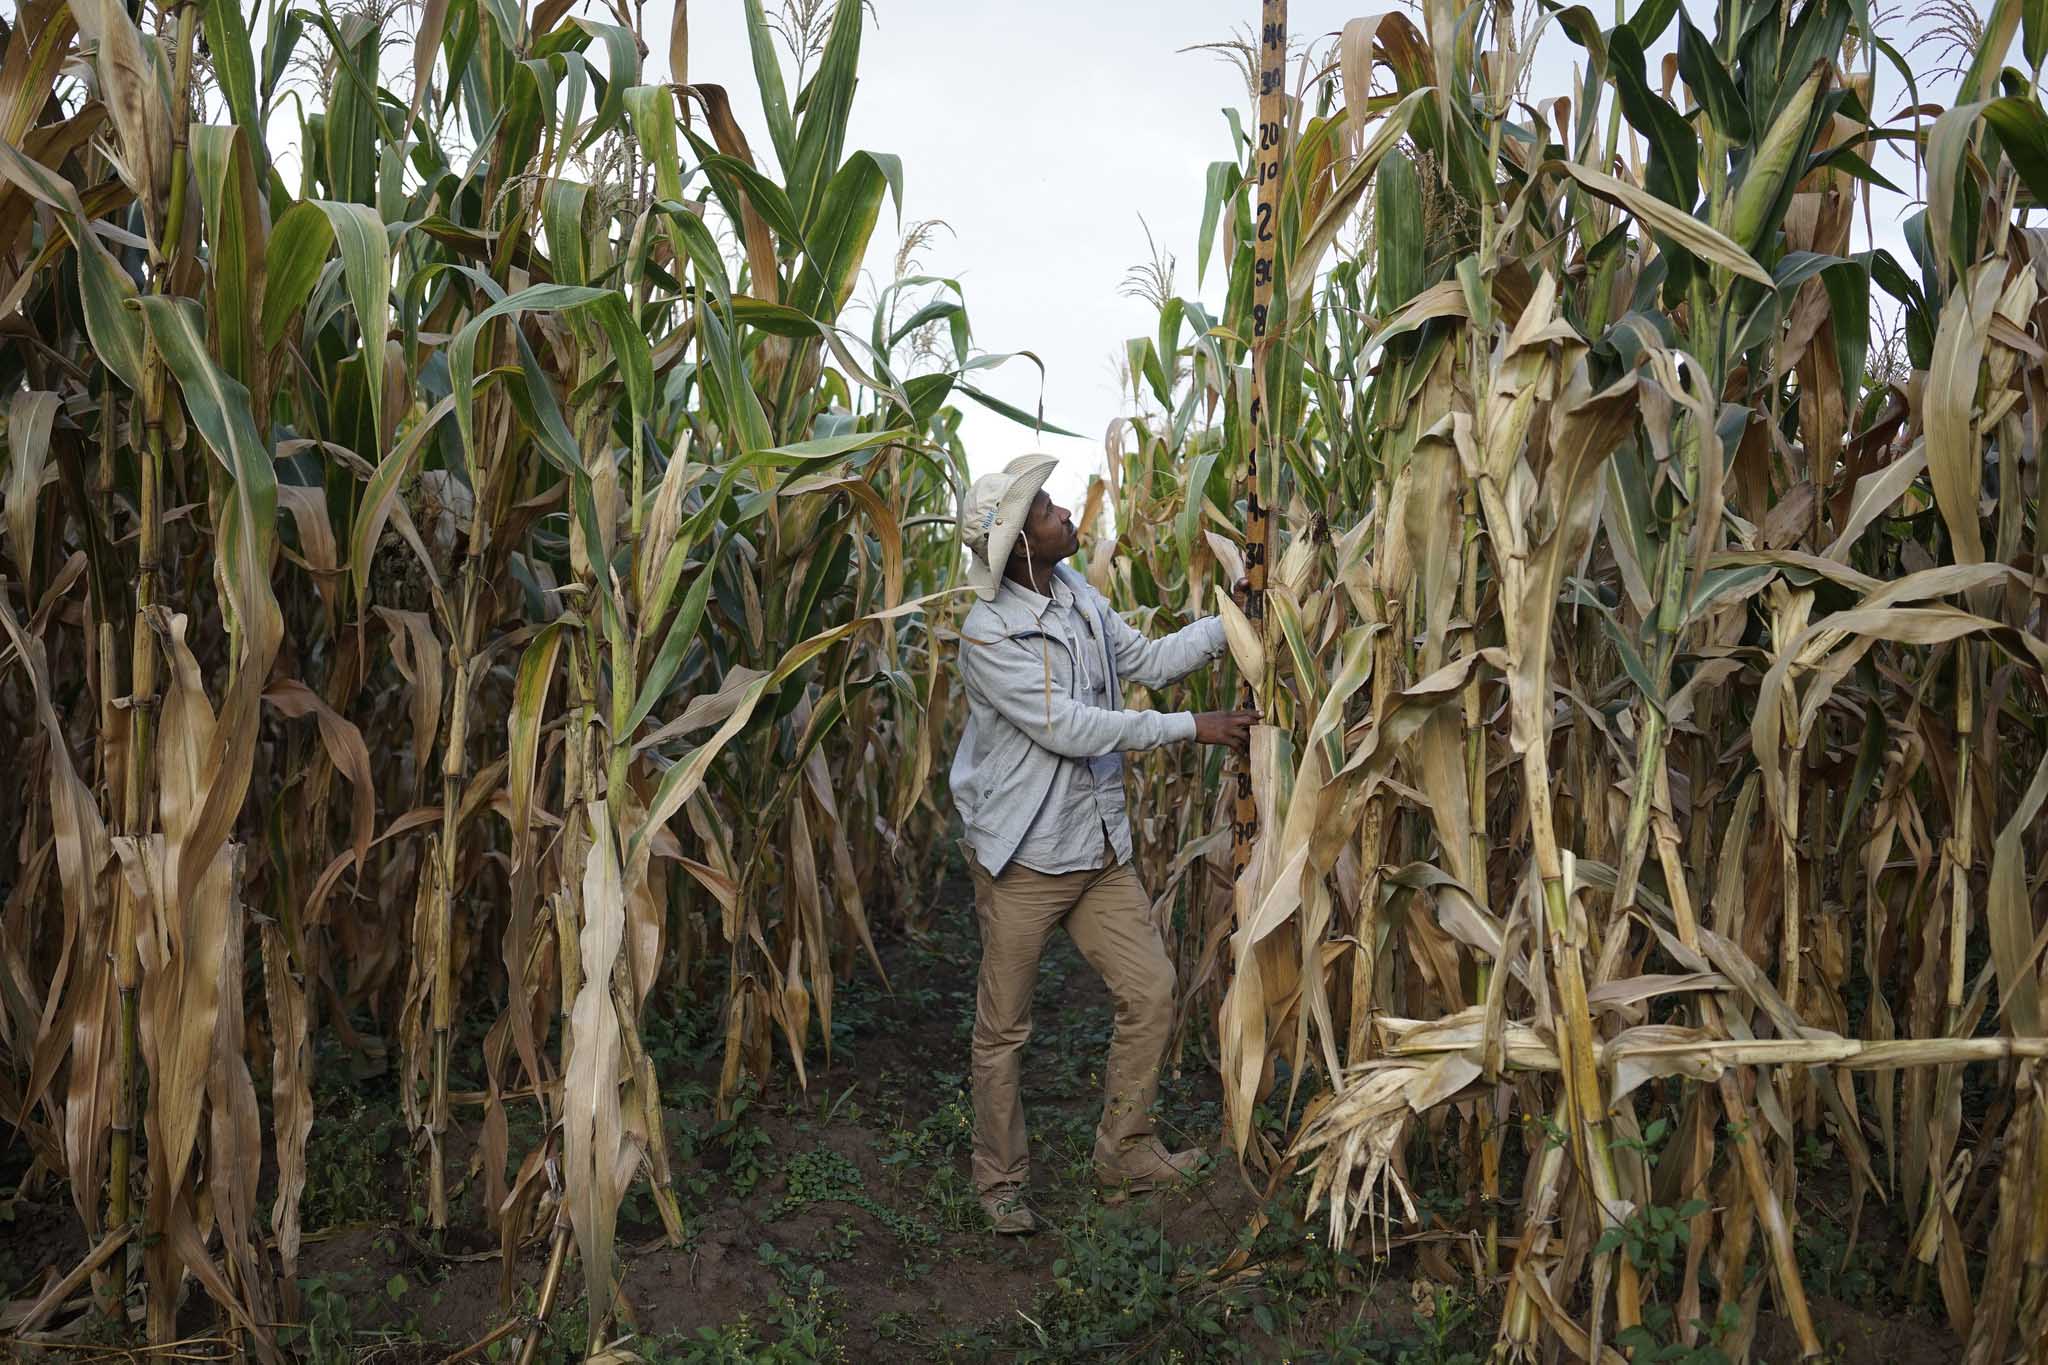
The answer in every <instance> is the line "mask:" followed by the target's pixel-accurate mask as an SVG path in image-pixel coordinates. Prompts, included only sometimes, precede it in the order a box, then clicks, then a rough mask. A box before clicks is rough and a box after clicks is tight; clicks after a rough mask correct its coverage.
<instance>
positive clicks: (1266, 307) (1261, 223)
mask: <svg viewBox="0 0 2048 1365" xmlns="http://www.w3.org/2000/svg"><path fill="white" fill-rule="evenodd" d="M1258 51H1259V63H1258V70H1259V76H1258V91H1259V130H1258V142H1257V157H1256V158H1255V160H1254V162H1253V165H1254V166H1255V167H1256V168H1257V174H1258V210H1257V215H1256V217H1255V218H1254V220H1253V231H1252V338H1251V341H1252V401H1251V421H1250V422H1249V423H1248V425H1249V427H1250V430H1251V441H1250V444H1249V445H1248V446H1247V447H1246V450H1245V461H1244V508H1245V511H1244V573H1245V580H1246V582H1247V584H1248V585H1249V591H1248V592H1247V594H1246V600H1245V615H1246V616H1247V617H1248V618H1250V620H1251V623H1252V626H1253V628H1254V629H1256V630H1257V631H1258V632H1259V634H1260V635H1261V636H1265V635H1267V634H1268V632H1267V630H1266V560H1267V557H1268V553H1269V551H1270V550H1271V548H1272V544H1273V525H1272V520H1271V515H1270V511H1269V509H1268V508H1267V506H1266V503H1265V500H1264V498H1263V497H1261V495H1260V491H1259V490H1260V482H1261V480H1260V471H1261V469H1262V468H1263V467H1264V466H1263V465H1262V463H1261V461H1262V458H1263V460H1264V462H1265V465H1271V464H1272V463H1273V462H1274V461H1276V460H1278V458H1279V456H1278V455H1277V454H1276V453H1275V451H1274V449H1273V441H1272V439H1271V433H1270V432H1269V431H1268V430H1267V420H1266V349H1267V347H1268V346H1269V345H1270V344H1271V338H1269V337H1268V336H1267V335H1266V320H1267V316H1268V315H1269V314H1270V313H1271V311H1272V307H1273V243H1274V239H1275V236H1276V235H1277V231H1278V226H1279V219H1280V143H1281V139H1282V138H1283V136H1284V135H1285V132H1286V122H1287V114H1286V109H1287V0H1262V3H1261V5H1260V6H1259V49H1258ZM1269 472H1272V471H1269ZM1275 483H1276V485H1277V479H1276V480H1275ZM1268 643H1269V649H1268V653H1269V655H1270V652H1271V651H1270V641H1269V642H1268ZM1272 672H1273V670H1272V666H1271V664H1270V663H1269V664H1268V665H1267V669H1266V676H1265V677H1263V678H1246V679H1245V680H1244V687H1243V696H1242V699H1241V701H1240V703H1239V704H1240V705H1242V706H1246V707H1256V708H1259V710H1260V712H1261V718H1262V719H1265V720H1270V719H1271V717H1270V716H1267V715H1265V707H1266V705H1267V704H1268V703H1269V702H1270V701H1271V694H1272V690H1273V689H1272ZM1236 776H1237V809H1236V811H1235V813H1234V816H1233V818H1232V820H1231V824H1230V870H1231V873H1232V875H1233V876H1240V877H1241V876H1243V875H1244V870H1245V866H1246V864H1248V863H1250V862H1251V857H1252V843H1253V842H1254V841H1255V840H1256V839H1257V838H1258V837H1259V803H1258V800H1257V799H1256V798H1255V797H1254V796H1253V794H1252V767H1251V759H1250V758H1249V757H1246V758H1243V759H1240V760H1239V761H1238V763H1237V774H1236Z"/></svg>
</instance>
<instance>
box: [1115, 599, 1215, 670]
mask: <svg viewBox="0 0 2048 1365" xmlns="http://www.w3.org/2000/svg"><path fill="white" fill-rule="evenodd" d="M1102 615H1103V619H1104V621H1105V622H1106V623H1107V629H1108V631H1109V647H1110V649H1111V651H1112V652H1113V654H1114V656H1115V658H1116V671H1117V674H1118V676H1120V677H1122V678H1124V679H1125V680H1126V681H1129V682H1134V683H1142V684H1143V685H1144V686H1146V687H1167V686H1170V685H1171V684H1173V683H1177V682H1179V681H1180V680H1181V679H1182V678H1185V677H1186V676H1187V675H1188V674H1190V673H1192V672H1194V671H1195V670H1196V669H1198V668H1201V667H1202V666H1203V665H1205V664H1210V663H1214V662H1215V661H1216V660H1218V659H1220V658H1222V657H1223V653H1224V651H1225V650H1226V649H1227V648H1228V647H1229V645H1228V642H1227V641H1226V640H1225V639H1224V636H1223V618H1222V617H1220V616H1207V617H1204V618H1202V619H1201V620H1199V621H1197V622H1195V623H1194V624H1193V625H1189V626H1183V627H1182V628H1181V629H1179V630H1177V631H1175V632H1174V633H1173V634H1171V635H1162V636H1160V637H1159V638H1158V639H1156V640H1151V639H1147V638H1146V637H1145V636H1143V635H1141V634H1140V633H1138V632H1137V631H1136V630H1134V629H1132V628H1131V625H1130V623H1129V622H1127V621H1125V620H1124V618H1123V617H1121V616H1119V615H1117V614H1116V613H1115V612H1113V611H1105V612H1103V614H1102Z"/></svg>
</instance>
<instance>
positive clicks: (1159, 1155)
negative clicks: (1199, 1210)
mask: <svg viewBox="0 0 2048 1365" xmlns="http://www.w3.org/2000/svg"><path fill="white" fill-rule="evenodd" d="M1207 1156H1208V1153H1207V1152H1204V1151H1203V1150H1202V1149H1201V1148H1200V1147H1190V1148H1188V1149H1187V1150H1186V1151H1182V1152H1169V1151H1167V1150H1166V1144H1165V1143H1163V1142H1161V1141H1160V1140H1159V1139H1158V1138H1156V1137H1142V1138H1136V1139H1134V1140H1132V1141H1131V1142H1130V1143H1128V1144H1127V1145H1126V1146H1125V1147H1124V1148H1123V1150H1122V1151H1120V1152H1118V1153H1117V1155H1116V1157H1115V1158H1114V1160H1112V1161H1104V1160H1103V1159H1102V1158H1101V1156H1100V1155H1099V1154H1098V1155H1097V1157H1096V1159H1095V1178H1096V1180H1097V1181H1099V1182H1100V1183H1101V1184H1103V1185H1105V1186H1108V1187H1111V1188H1113V1189H1119V1190H1122V1191H1123V1192H1125V1193H1127V1194H1143V1193H1144V1192H1146V1191H1147V1190H1157V1189H1166V1188H1169V1187H1171V1186H1175V1185H1179V1184H1182V1183H1183V1182H1185V1181H1187V1180H1190V1179H1192V1178H1193V1176H1194V1174H1195V1172H1196V1171H1197V1170H1198V1169H1200V1167H1201V1165H1202V1161H1203V1159H1204V1158H1205V1157H1207Z"/></svg>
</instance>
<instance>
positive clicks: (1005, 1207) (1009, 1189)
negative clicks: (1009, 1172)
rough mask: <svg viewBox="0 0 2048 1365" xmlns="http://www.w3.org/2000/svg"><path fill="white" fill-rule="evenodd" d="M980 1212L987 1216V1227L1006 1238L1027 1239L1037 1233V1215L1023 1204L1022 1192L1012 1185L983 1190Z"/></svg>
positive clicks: (1028, 1206)
mask: <svg viewBox="0 0 2048 1365" xmlns="http://www.w3.org/2000/svg"><path fill="white" fill-rule="evenodd" d="M981 1211H982V1212H983V1213H985V1214H987V1215H988V1225H989V1227H990V1228H991V1229H992V1230H993V1231H996V1232H999V1233H1003V1234H1005V1235H1006V1236H1010V1237H1029V1236H1030V1235H1031V1234H1032V1233H1034V1232H1036V1231H1038V1215H1037V1214H1035V1213H1033V1212H1032V1211H1031V1206H1030V1205H1028V1204H1026V1203H1025V1202H1024V1191H1023V1190H1021V1189H1019V1188H1017V1187H1016V1186H1014V1185H1007V1186H1002V1187H999V1188H997V1189H993V1190H984V1191H983V1192H982V1195H981Z"/></svg>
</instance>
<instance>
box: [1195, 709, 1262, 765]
mask: <svg viewBox="0 0 2048 1365" xmlns="http://www.w3.org/2000/svg"><path fill="white" fill-rule="evenodd" d="M1258 723H1259V713H1258V712H1256V711H1199V712H1197V713H1196V714H1195V742H1196V743H1198V744H1221V745H1223V746H1225V747H1226V748H1230V749H1234V750H1236V751H1237V752H1238V753H1240V754H1242V753H1245V752H1246V751H1247V750H1248V749H1249V748H1250V746H1251V737H1252V727H1253V726H1254V725H1257V724H1258Z"/></svg>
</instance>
